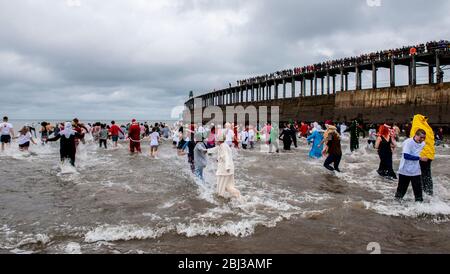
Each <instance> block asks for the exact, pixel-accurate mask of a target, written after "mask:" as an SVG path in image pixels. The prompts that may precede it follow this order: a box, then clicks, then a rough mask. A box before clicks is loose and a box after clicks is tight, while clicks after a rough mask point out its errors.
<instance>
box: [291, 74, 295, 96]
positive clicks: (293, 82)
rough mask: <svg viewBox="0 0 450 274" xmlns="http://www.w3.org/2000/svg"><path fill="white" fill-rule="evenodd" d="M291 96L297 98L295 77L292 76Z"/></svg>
mask: <svg viewBox="0 0 450 274" xmlns="http://www.w3.org/2000/svg"><path fill="white" fill-rule="evenodd" d="M291 97H292V98H295V78H294V77H292V82H291Z"/></svg>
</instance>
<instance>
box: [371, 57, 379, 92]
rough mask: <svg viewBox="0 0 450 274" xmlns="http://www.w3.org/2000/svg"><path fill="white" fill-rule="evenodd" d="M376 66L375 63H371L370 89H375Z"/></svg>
mask: <svg viewBox="0 0 450 274" xmlns="http://www.w3.org/2000/svg"><path fill="white" fill-rule="evenodd" d="M377 70H378V69H377V66H376V65H375V63H372V88H373V89H376V88H377Z"/></svg>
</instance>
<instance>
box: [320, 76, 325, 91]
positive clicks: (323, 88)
mask: <svg viewBox="0 0 450 274" xmlns="http://www.w3.org/2000/svg"><path fill="white" fill-rule="evenodd" d="M324 83H325V77H322V78H320V89H321V91H320V95H324V94H325V84H324Z"/></svg>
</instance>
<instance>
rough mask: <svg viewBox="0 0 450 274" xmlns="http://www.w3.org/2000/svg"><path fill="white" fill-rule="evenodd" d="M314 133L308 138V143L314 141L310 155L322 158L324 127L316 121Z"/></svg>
mask: <svg viewBox="0 0 450 274" xmlns="http://www.w3.org/2000/svg"><path fill="white" fill-rule="evenodd" d="M314 126H315V127H314V130H313V133H312V134H311V135H310V136H309V137H308V138H307V141H308V143H311V142H312V143H313V144H312V148H311V150H310V151H309V157H311V158H315V159H320V158H321V157H322V151H323V142H322V141H323V132H322V127H321V126H320V125H319V124H317V123H315V125H314Z"/></svg>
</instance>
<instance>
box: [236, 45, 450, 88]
mask: <svg viewBox="0 0 450 274" xmlns="http://www.w3.org/2000/svg"><path fill="white" fill-rule="evenodd" d="M436 51H450V42H449V41H447V40H441V41H432V42H428V43H423V44H419V45H413V46H404V47H402V48H396V49H390V50H381V51H377V52H372V53H368V54H362V55H360V56H355V57H347V58H342V59H338V60H330V61H326V62H322V63H317V64H313V65H308V66H303V67H296V68H294V69H287V70H282V71H277V72H274V73H270V74H266V75H262V76H257V77H252V78H248V79H244V80H239V81H237V86H245V85H252V84H258V83H263V82H265V81H268V80H275V79H280V78H284V77H289V76H294V75H300V74H305V73H313V72H323V71H326V70H331V69H338V68H341V67H351V66H354V65H356V64H367V63H372V62H381V61H387V60H390V59H391V58H405V57H409V56H412V55H418V54H424V53H432V52H436ZM230 87H231V83H230Z"/></svg>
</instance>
